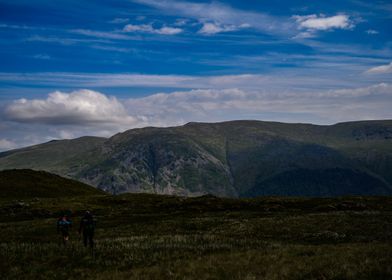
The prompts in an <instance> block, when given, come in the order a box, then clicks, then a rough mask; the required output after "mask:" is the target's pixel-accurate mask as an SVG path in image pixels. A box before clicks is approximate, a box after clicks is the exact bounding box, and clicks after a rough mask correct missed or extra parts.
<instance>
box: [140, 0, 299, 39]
mask: <svg viewBox="0 0 392 280" xmlns="http://www.w3.org/2000/svg"><path fill="white" fill-rule="evenodd" d="M133 2H136V3H139V4H143V5H147V6H151V7H154V8H156V9H159V10H161V11H163V12H165V13H166V14H170V15H175V16H180V17H185V18H190V19H194V20H197V21H198V22H200V23H202V24H204V23H214V24H215V25H221V26H235V27H236V28H241V26H243V27H244V26H248V27H249V26H251V27H252V28H255V29H257V30H259V31H261V32H265V33H268V34H278V35H283V34H290V33H292V23H291V22H290V21H289V20H288V19H287V18H283V17H275V16H270V15H268V14H265V13H257V12H252V11H244V10H239V9H234V8H232V7H230V6H228V5H225V4H222V3H220V2H217V1H213V2H212V3H195V2H184V1H176V0H174V1H166V0H133ZM207 28H209V29H210V30H212V29H213V26H212V25H210V26H209V27H208V25H207ZM216 33H217V32H216ZM210 34H212V33H210Z"/></svg>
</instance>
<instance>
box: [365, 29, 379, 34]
mask: <svg viewBox="0 0 392 280" xmlns="http://www.w3.org/2000/svg"><path fill="white" fill-rule="evenodd" d="M365 32H366V33H367V34H369V35H377V34H378V33H379V32H378V31H377V30H374V29H368V30H366V31H365Z"/></svg>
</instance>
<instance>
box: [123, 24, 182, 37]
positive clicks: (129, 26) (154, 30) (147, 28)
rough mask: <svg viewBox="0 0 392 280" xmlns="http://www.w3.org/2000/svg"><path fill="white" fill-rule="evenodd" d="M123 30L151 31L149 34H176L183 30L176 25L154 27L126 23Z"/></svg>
mask: <svg viewBox="0 0 392 280" xmlns="http://www.w3.org/2000/svg"><path fill="white" fill-rule="evenodd" d="M123 31H124V32H142V33H151V34H160V35H176V34H179V33H181V32H183V30H182V29H181V28H178V27H168V26H162V27H161V28H154V27H153V26H152V25H151V24H140V25H134V24H127V25H126V26H124V28H123Z"/></svg>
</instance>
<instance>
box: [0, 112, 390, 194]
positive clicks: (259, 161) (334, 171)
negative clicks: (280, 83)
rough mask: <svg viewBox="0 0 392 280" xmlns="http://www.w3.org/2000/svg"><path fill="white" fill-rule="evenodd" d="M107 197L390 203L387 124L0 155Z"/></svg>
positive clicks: (45, 147) (238, 130) (5, 164)
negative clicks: (371, 198) (364, 198)
mask: <svg viewBox="0 0 392 280" xmlns="http://www.w3.org/2000/svg"><path fill="white" fill-rule="evenodd" d="M9 168H32V169H38V170H46V171H49V172H53V173H56V174H60V175H63V176H67V177H71V178H74V179H77V180H80V181H82V182H86V183H88V184H91V185H93V186H96V187H98V188H100V189H103V190H105V191H108V192H111V193H115V194H118V193H124V192H136V193H137V192H147V193H159V194H176V195H185V196H195V195H202V194H207V193H209V194H214V195H217V196H227V197H244V196H245V197H246V196H254V195H296V196H336V195H350V194H352V195H390V194H392V187H391V186H392V121H391V120H386V121H361V122H349V123H340V124H336V125H331V126H318V125H311V124H287V123H277V122H261V121H231V122H223V123H188V124H186V125H184V126H179V127H170V128H154V127H148V128H142V129H131V130H128V131H125V132H123V133H119V134H116V135H114V136H113V137H111V138H108V139H105V138H97V137H82V138H78V139H74V140H62V141H54V142H49V143H45V144H41V145H36V146H32V147H28V148H24V149H20V150H14V151H9V152H6V153H2V154H0V169H9Z"/></svg>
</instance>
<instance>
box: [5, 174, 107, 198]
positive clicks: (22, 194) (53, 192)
mask: <svg viewBox="0 0 392 280" xmlns="http://www.w3.org/2000/svg"><path fill="white" fill-rule="evenodd" d="M0 191H1V199H23V198H33V197H37V198H56V197H75V196H85V195H100V194H101V195H102V194H104V192H102V191H100V190H98V189H96V188H94V187H92V186H89V185H86V184H84V183H81V182H78V181H75V180H71V179H66V178H63V177H60V176H58V175H55V174H51V173H48V172H44V171H34V170H30V169H18V170H15V169H14V170H3V171H0Z"/></svg>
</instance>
